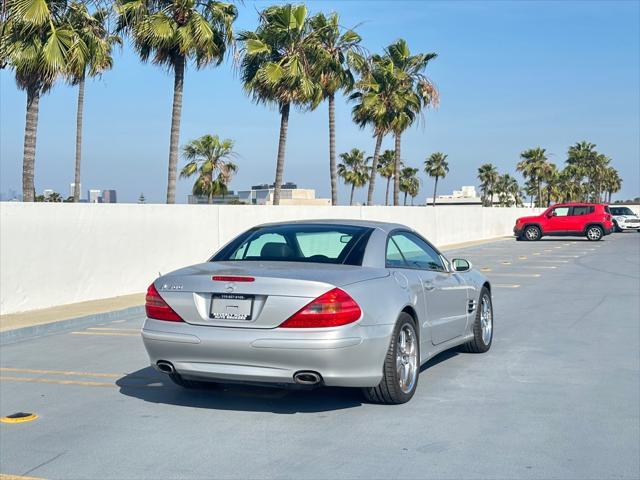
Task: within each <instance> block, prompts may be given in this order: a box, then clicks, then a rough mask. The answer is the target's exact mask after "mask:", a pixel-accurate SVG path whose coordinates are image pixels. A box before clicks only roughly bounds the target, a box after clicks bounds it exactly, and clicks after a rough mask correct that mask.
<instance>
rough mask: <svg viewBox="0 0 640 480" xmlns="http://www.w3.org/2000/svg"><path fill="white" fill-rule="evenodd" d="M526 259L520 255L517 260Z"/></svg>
mask: <svg viewBox="0 0 640 480" xmlns="http://www.w3.org/2000/svg"><path fill="white" fill-rule="evenodd" d="M526 259H527V257H526V256H524V255H520V256H519V257H518V260H526Z"/></svg>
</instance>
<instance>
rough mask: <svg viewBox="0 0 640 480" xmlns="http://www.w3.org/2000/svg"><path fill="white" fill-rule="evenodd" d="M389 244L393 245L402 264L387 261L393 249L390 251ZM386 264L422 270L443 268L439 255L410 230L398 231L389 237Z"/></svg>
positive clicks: (393, 258)
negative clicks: (401, 259) (402, 260)
mask: <svg viewBox="0 0 640 480" xmlns="http://www.w3.org/2000/svg"><path fill="white" fill-rule="evenodd" d="M390 244H394V245H395V248H396V249H397V250H398V253H399V254H400V255H401V257H402V258H403V259H404V262H403V265H398V264H397V263H395V262H392V261H389V260H390V258H389V256H390V253H393V250H391V252H390V248H392V247H389V245H390ZM396 255H397V254H396ZM391 260H395V257H392V258H391ZM387 264H388V265H389V266H396V267H397V266H405V267H408V268H419V269H423V270H439V271H444V270H445V268H444V264H443V263H442V259H441V258H440V255H438V253H437V252H436V251H435V250H434V249H433V248H432V247H431V246H430V245H429V244H428V243H427V242H425V241H424V240H422V239H421V238H420V237H418V236H416V235H414V234H412V233H410V232H398V233H395V234H393V235H392V236H391V237H390V239H389V242H388V244H387Z"/></svg>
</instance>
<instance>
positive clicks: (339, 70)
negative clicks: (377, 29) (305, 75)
mask: <svg viewBox="0 0 640 480" xmlns="http://www.w3.org/2000/svg"><path fill="white" fill-rule="evenodd" d="M309 22H310V24H311V28H312V29H313V31H314V33H315V36H316V38H317V41H318V43H319V46H320V48H319V49H318V50H317V58H315V61H314V64H315V66H316V68H317V69H316V72H315V77H316V81H317V82H318V83H319V84H320V88H321V89H322V97H323V98H324V99H326V100H327V101H328V103H329V174H330V178H331V204H332V205H337V204H338V171H337V169H336V124H335V111H336V107H335V94H336V92H337V91H339V90H344V91H349V90H350V89H351V88H352V87H353V83H354V80H353V74H352V73H351V69H350V67H349V64H348V58H349V55H350V54H351V53H352V52H355V51H356V50H357V48H358V44H359V43H360V40H361V39H360V35H358V34H357V33H356V32H354V31H353V30H346V31H344V32H341V28H340V25H339V17H338V14H337V13H331V14H330V15H328V16H327V15H325V14H323V13H318V14H317V15H314V16H313V17H311V19H310V20H309Z"/></svg>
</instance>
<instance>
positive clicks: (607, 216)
mask: <svg viewBox="0 0 640 480" xmlns="http://www.w3.org/2000/svg"><path fill="white" fill-rule="evenodd" d="M604 217H605V218H606V220H607V222H608V221H609V220H611V215H609V214H608V213H607V214H606V215H605V216H604Z"/></svg>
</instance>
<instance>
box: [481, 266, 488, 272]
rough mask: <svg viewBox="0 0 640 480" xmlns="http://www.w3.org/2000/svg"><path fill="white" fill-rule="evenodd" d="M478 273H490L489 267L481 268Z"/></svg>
mask: <svg viewBox="0 0 640 480" xmlns="http://www.w3.org/2000/svg"><path fill="white" fill-rule="evenodd" d="M480 271H481V272H490V271H491V269H490V268H489V267H482V268H481V269H480Z"/></svg>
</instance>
